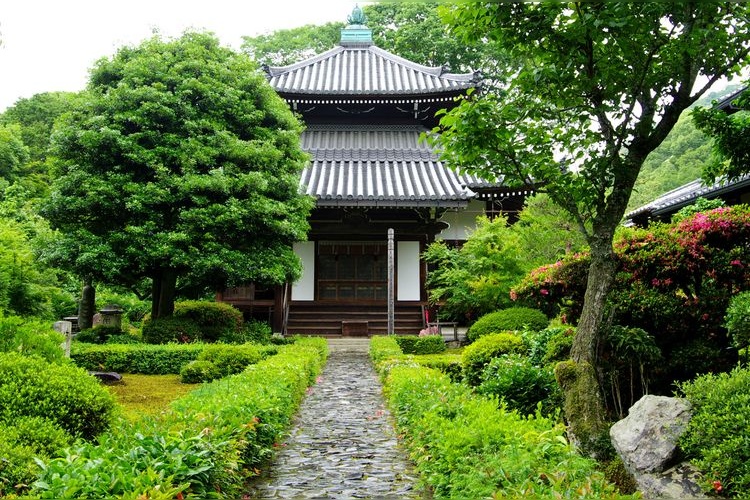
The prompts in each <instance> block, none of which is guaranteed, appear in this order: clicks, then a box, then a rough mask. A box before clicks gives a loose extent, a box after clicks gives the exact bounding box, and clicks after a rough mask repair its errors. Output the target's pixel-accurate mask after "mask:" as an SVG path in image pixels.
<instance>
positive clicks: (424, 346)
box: [394, 335, 445, 354]
mask: <svg viewBox="0 0 750 500" xmlns="http://www.w3.org/2000/svg"><path fill="white" fill-rule="evenodd" d="M394 339H396V342H397V343H398V347H399V348H400V349H401V351H402V352H403V353H404V354H438V353H441V352H443V351H445V341H444V340H443V337H442V336H440V335H427V336H425V337H415V336H413V335H398V336H395V337H394Z"/></svg>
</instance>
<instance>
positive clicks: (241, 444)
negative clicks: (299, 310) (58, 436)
mask: <svg viewBox="0 0 750 500" xmlns="http://www.w3.org/2000/svg"><path fill="white" fill-rule="evenodd" d="M321 341H322V342H321ZM322 344H325V339H316V342H315V343H307V344H305V343H300V344H295V345H290V346H284V347H279V348H278V354H277V355H275V356H272V357H270V358H267V359H265V360H263V361H261V362H260V363H257V364H255V365H251V366H250V367H248V368H247V369H246V370H245V371H243V372H242V373H240V374H237V375H233V376H229V377H224V378H222V379H220V380H215V381H214V382H212V383H209V384H204V385H203V386H201V387H200V388H198V389H196V390H194V391H192V392H190V393H189V394H187V395H186V396H184V397H182V398H180V399H178V400H176V401H175V402H173V403H172V406H171V409H170V410H169V411H167V412H165V413H164V414H162V415H161V416H159V417H158V418H156V419H152V418H145V419H142V420H139V421H137V422H135V423H133V424H130V426H129V427H124V428H123V429H121V430H120V431H119V432H117V433H112V434H108V435H104V436H102V438H101V439H100V440H99V444H98V445H93V444H83V445H82V446H78V447H76V448H75V449H73V450H71V451H70V453H69V454H68V455H66V456H65V457H64V458H60V459H56V460H52V461H50V462H48V463H45V466H44V468H43V470H42V472H41V474H40V478H39V480H38V481H37V482H35V483H34V487H33V490H32V492H31V493H32V495H36V496H41V497H43V498H115V497H116V498H159V499H164V500H166V499H172V498H178V497H188V496H189V497H190V498H240V497H242V494H243V492H244V490H245V487H246V481H247V479H248V476H250V475H252V474H254V473H255V472H253V471H254V469H255V467H257V466H258V465H259V464H260V463H261V462H262V461H263V460H267V459H268V458H269V457H270V456H271V454H272V450H273V449H274V444H277V443H278V441H279V440H280V439H281V438H282V437H283V435H284V432H285V429H286V428H287V427H288V426H289V424H290V423H291V419H292V416H293V415H294V413H295V411H296V409H297V407H298V406H299V403H300V401H301V400H302V397H303V396H304V394H305V389H306V387H307V386H308V385H309V384H310V383H312V381H314V380H315V378H316V376H317V375H318V373H319V372H320V369H321V368H322V365H323V359H325V356H321V354H320V353H321V349H325V346H324V345H322Z"/></svg>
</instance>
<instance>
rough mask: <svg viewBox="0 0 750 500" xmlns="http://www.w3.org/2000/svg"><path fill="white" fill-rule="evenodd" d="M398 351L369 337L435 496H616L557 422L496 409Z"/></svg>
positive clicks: (393, 403) (391, 341) (415, 457)
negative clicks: (572, 444) (575, 448)
mask: <svg viewBox="0 0 750 500" xmlns="http://www.w3.org/2000/svg"><path fill="white" fill-rule="evenodd" d="M399 351H400V350H399V349H398V344H397V343H396V341H395V340H394V339H392V338H388V337H375V338H373V339H371V345H370V356H371V358H372V360H373V362H374V363H375V365H376V367H377V369H378V372H379V374H380V376H381V378H382V379H383V382H384V387H385V393H386V396H387V400H388V404H389V407H390V408H391V411H392V412H393V414H394V416H395V418H396V424H397V427H398V430H399V432H400V433H402V434H403V436H404V443H405V445H406V447H407V449H408V451H409V453H410V456H411V458H412V460H414V462H415V463H416V465H417V468H418V470H419V471H420V475H421V478H422V481H423V482H424V484H425V485H426V486H428V487H429V488H430V489H431V490H432V493H433V495H434V497H435V498H489V497H493V498H501V497H513V498H517V497H530V498H531V497H533V498H566V497H571V496H573V497H577V498H580V497H589V498H616V497H618V495H617V492H616V490H615V488H614V487H613V486H612V485H610V484H608V483H607V481H606V480H605V479H604V477H603V475H602V474H601V473H599V472H596V470H595V468H596V464H595V462H593V461H592V460H589V459H586V458H583V457H581V456H580V455H578V454H577V453H576V451H575V450H574V449H573V447H572V446H571V445H570V444H568V442H567V441H566V440H565V437H564V427H563V426H562V425H560V424H558V423H555V422H554V421H553V420H549V419H546V418H544V417H541V416H539V415H536V416H530V417H528V418H526V417H522V416H521V415H519V414H518V413H517V412H513V411H509V410H506V409H505V408H503V407H500V408H498V404H497V401H496V400H493V399H487V398H484V397H482V396H479V395H475V394H472V392H471V390H470V389H469V388H468V387H467V386H466V385H463V384H455V383H451V381H450V379H449V378H448V376H446V375H444V374H441V373H440V372H438V371H437V370H433V369H430V368H425V367H421V366H419V365H417V364H416V363H414V362H413V359H414V358H416V357H414V356H405V355H403V354H402V353H400V352H399Z"/></svg>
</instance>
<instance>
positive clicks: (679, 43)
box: [439, 1, 750, 452]
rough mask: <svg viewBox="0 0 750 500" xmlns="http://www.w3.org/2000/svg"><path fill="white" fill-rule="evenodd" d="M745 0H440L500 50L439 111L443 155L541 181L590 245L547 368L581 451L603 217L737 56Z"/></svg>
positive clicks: (593, 385)
mask: <svg viewBox="0 0 750 500" xmlns="http://www.w3.org/2000/svg"><path fill="white" fill-rule="evenodd" d="M749 10H750V8H749V7H748V5H747V4H745V3H730V2H716V1H700V2H697V1H680V2H601V1H600V2H535V3H531V2H517V3H515V2H514V3H506V2H498V3H489V2H481V3H480V2H462V3H456V4H446V5H445V7H444V9H443V14H444V18H445V20H446V21H447V22H448V23H449V25H450V26H452V30H453V33H454V34H455V35H457V36H459V37H461V38H462V39H465V40H468V41H469V42H470V43H476V42H477V41H478V40H488V41H495V42H498V46H500V47H503V48H504V51H505V52H504V53H503V54H502V55H503V56H506V57H508V59H507V60H508V61H509V66H508V68H507V72H506V75H507V76H506V77H505V79H503V80H497V81H495V82H492V84H490V85H488V88H487V89H486V92H484V93H483V95H479V96H474V95H473V96H471V98H469V99H466V100H464V101H463V102H462V103H461V104H460V105H459V106H458V107H457V108H455V110H454V111H452V112H450V113H448V114H447V115H445V117H444V118H443V119H442V128H441V131H442V135H441V136H440V139H439V141H440V145H441V146H442V148H443V149H444V153H443V155H444V157H445V159H446V160H448V161H450V162H451V163H452V164H453V165H456V166H459V167H462V168H465V169H468V170H471V171H474V172H477V173H479V174H482V175H485V176H490V177H493V176H502V177H504V178H505V179H506V181H516V182H523V183H527V184H532V183H535V184H538V185H543V186H544V189H545V190H546V191H547V192H548V193H549V195H550V197H551V198H552V199H553V200H554V201H555V202H556V203H557V204H559V205H560V206H562V207H563V208H564V209H565V210H567V211H568V212H569V213H570V214H571V215H573V217H574V218H575V220H576V221H577V223H578V226H579V228H580V229H581V231H583V232H584V234H585V236H586V240H587V242H588V244H589V247H590V249H591V265H590V268H589V272H588V282H587V289H586V294H585V299H584V305H583V312H582V315H581V319H580V322H579V324H578V333H577V335H576V337H575V341H574V344H573V349H572V358H573V360H572V362H571V363H569V364H565V365H561V366H560V367H558V368H559V369H558V379H559V380H560V381H561V383H562V385H563V389H564V391H565V396H566V398H565V400H566V413H567V414H568V415H569V416H570V418H571V421H570V427H571V431H572V435H573V436H575V437H576V438H577V439H578V440H579V442H580V444H581V445H583V447H584V448H585V449H586V450H587V451H589V452H594V451H595V446H596V443H597V441H598V440H599V439H600V438H601V437H602V436H603V434H604V431H605V430H606V428H607V423H606V420H605V414H604V406H603V404H602V396H601V390H600V388H599V384H598V380H597V375H596V373H597V372H596V367H597V366H598V364H599V362H600V361H599V359H598V346H599V345H600V343H601V338H600V332H601V325H602V322H603V319H604V315H605V304H606V299H607V295H608V294H609V291H610V289H611V287H612V283H613V280H614V274H615V259H614V254H613V250H612V240H613V236H614V234H615V230H616V229H617V227H618V225H619V224H620V221H621V220H622V217H623V214H624V212H625V209H626V207H627V204H628V200H629V198H630V194H631V192H632V190H633V185H634V183H635V180H636V178H637V177H638V173H639V172H640V169H641V167H642V165H643V162H644V160H645V159H646V157H647V156H648V154H649V153H651V152H652V151H653V150H654V149H655V148H656V147H657V146H658V145H659V144H660V143H661V142H662V141H663V140H664V138H665V137H666V136H667V134H668V133H669V131H670V130H671V129H672V127H674V125H675V123H677V119H678V118H679V116H680V113H681V112H682V111H683V110H685V109H686V108H687V107H688V106H690V105H691V104H693V103H694V102H695V101H696V100H697V99H698V98H699V97H700V96H701V95H702V94H703V93H704V92H706V91H707V90H708V89H709V88H710V87H711V86H712V85H713V84H714V83H716V82H717V81H718V80H719V78H721V77H722V76H724V75H733V74H735V73H737V72H738V71H739V70H740V68H741V66H742V64H743V63H744V62H745V61H746V58H747V54H748V43H749V42H750V23H749V22H748V11H749ZM567 410H570V411H567Z"/></svg>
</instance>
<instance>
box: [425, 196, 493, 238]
mask: <svg viewBox="0 0 750 500" xmlns="http://www.w3.org/2000/svg"><path fill="white" fill-rule="evenodd" d="M480 215H484V202H483V201H479V200H471V201H470V202H469V205H468V206H467V207H466V208H464V209H458V210H449V211H447V212H445V213H444V214H443V216H442V217H441V218H440V221H441V222H447V223H448V224H449V226H448V228H447V229H444V230H443V231H441V232H440V233H438V234H437V235H436V236H435V239H436V240H462V241H465V240H467V239H468V238H469V234H471V232H472V231H474V229H475V228H476V227H477V217H479V216H480Z"/></svg>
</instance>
